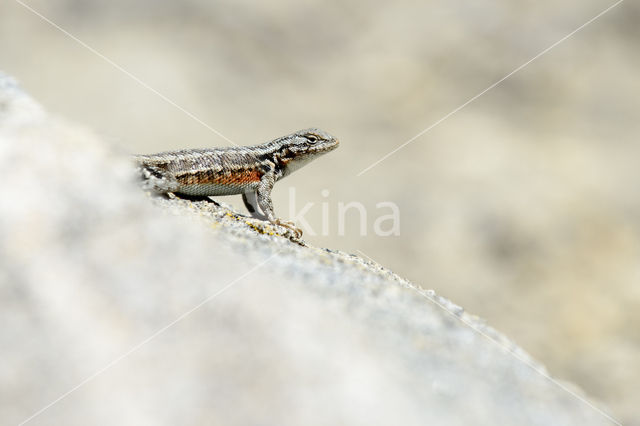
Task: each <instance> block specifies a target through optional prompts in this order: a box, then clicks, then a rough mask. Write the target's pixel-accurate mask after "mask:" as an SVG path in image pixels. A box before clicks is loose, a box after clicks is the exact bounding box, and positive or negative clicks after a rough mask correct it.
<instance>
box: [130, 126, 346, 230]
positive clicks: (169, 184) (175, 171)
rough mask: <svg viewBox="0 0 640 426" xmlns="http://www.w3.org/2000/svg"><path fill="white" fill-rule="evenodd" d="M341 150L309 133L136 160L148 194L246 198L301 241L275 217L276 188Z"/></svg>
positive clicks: (322, 136) (332, 140) (335, 143)
mask: <svg viewBox="0 0 640 426" xmlns="http://www.w3.org/2000/svg"><path fill="white" fill-rule="evenodd" d="M338 145H339V142H338V140H337V139H336V138H334V137H333V136H331V135H329V134H328V133H326V132H324V131H322V130H320V129H306V130H300V131H298V132H295V133H292V134H290V135H287V136H283V137H281V138H277V139H274V140H272V141H270V142H267V143H264V144H262V145H255V146H238V147H226V148H205V149H187V150H181V151H171V152H163V153H159V154H149V155H136V156H134V160H135V161H136V163H137V165H138V168H139V170H140V175H141V177H142V179H143V182H144V183H143V186H144V188H145V189H149V190H151V191H153V192H156V193H161V194H163V193H164V194H166V193H173V194H176V195H178V196H179V195H184V196H187V197H201V198H206V197H208V196H212V195H234V194H242V199H243V201H244V203H245V205H246V207H247V209H248V210H249V212H250V213H251V214H252V215H254V216H256V217H259V218H261V219H267V220H268V221H270V222H272V223H275V224H278V225H282V226H285V227H288V228H290V229H292V230H294V231H295V232H296V235H297V237H298V238H299V237H300V236H301V235H302V231H300V230H299V229H298V228H296V227H295V225H293V224H291V223H289V222H284V221H281V220H280V219H278V218H276V216H275V213H274V210H273V202H272V201H271V190H272V189H273V185H274V184H275V182H277V181H279V180H280V179H282V178H284V177H286V176H288V175H289V174H291V173H292V172H293V171H295V170H297V169H299V168H300V167H302V166H304V165H305V164H307V163H308V162H309V161H312V160H313V159H315V158H317V157H318V156H320V155H322V154H325V153H327V152H329V151H332V150H334V149H335V148H337V147H338ZM258 207H259V210H261V211H262V214H260V213H259V210H258Z"/></svg>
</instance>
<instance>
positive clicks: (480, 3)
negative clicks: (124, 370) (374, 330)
mask: <svg viewBox="0 0 640 426" xmlns="http://www.w3.org/2000/svg"><path fill="white" fill-rule="evenodd" d="M614 3H615V2H614V1H610V2H609V1H602V0H582V1H578V0H569V1H566V2H558V1H550V0H539V1H535V2H534V1H520V2H512V1H508V0H493V1H489V0H474V1H471V0H454V1H444V0H433V1H411V0H399V1H395V2H384V1H363V0H347V1H324V2H322V1H318V0H302V1H301V0H297V1H291V0H272V1H270V2H257V1H251V0H233V1H232V0H225V1H217V2H210V1H204V0H183V1H181V2H175V1H168V0H162V1H158V0H155V1H150V0H134V1H131V0H127V1H124V0H112V1H110V2H104V1H98V0H47V1H45V0H29V1H28V5H29V6H31V7H33V8H34V9H36V10H37V11H38V12H39V13H41V14H42V15H43V16H45V17H47V18H48V19H50V20H51V21H53V22H55V23H56V24H57V25H59V26H60V27H62V28H64V29H65V30H67V31H69V32H70V33H71V34H73V35H74V36H76V37H77V38H78V39H79V40H82V42H84V43H86V44H87V45H89V46H91V47H92V48H94V49H96V50H97V51H98V52H100V53H101V54H103V55H105V56H106V57H108V58H109V59H110V60H112V61H114V62H115V63H117V64H118V65H119V66H121V67H122V68H123V69H125V70H126V71H128V72H130V73H131V74H133V75H135V76H136V77H137V78H139V79H140V80H141V81H143V82H144V83H145V84H147V85H149V86H150V87H152V88H154V89H155V90H157V91H158V92H159V93H161V94H162V95H164V96H166V97H168V98H169V99H171V100H172V101H173V102H175V103H176V104H177V105H179V106H180V107H181V108H183V109H185V110H187V111H189V112H190V113H191V114H193V115H194V116H196V117H197V118H199V119H200V120H202V122H204V123H206V125H207V126H210V127H211V128H214V129H216V130H217V131H218V132H220V133H221V134H222V135H224V136H225V137H226V138H228V139H229V140H232V141H234V142H235V143H237V144H240V145H249V144H255V143H260V142H264V141H267V140H269V139H271V138H274V137H277V136H281V135H284V134H286V133H289V132H291V131H294V130H298V129H301V128H306V127H312V126H313V127H320V128H322V129H324V130H326V131H328V132H330V133H332V134H334V135H335V136H337V137H338V138H339V139H340V140H341V146H340V149H339V150H337V151H335V152H332V153H331V154H329V155H327V156H326V157H324V158H322V159H320V160H318V161H316V162H314V163H312V164H311V165H309V166H307V167H305V168H304V169H302V170H300V171H299V172H296V174H294V175H293V176H292V177H290V178H287V179H286V180H284V181H283V182H281V183H280V184H278V185H277V186H276V189H275V192H274V204H275V207H276V213H277V214H278V215H279V216H281V217H285V218H286V217H290V218H293V216H295V212H300V211H301V210H302V209H303V207H304V206H305V205H307V204H308V203H313V204H312V205H311V207H309V209H308V213H306V214H305V216H304V219H305V220H306V221H307V222H308V224H309V227H307V229H306V235H305V236H306V239H307V241H309V242H310V243H311V244H314V245H317V246H322V247H330V248H334V249H339V250H343V251H347V252H351V253H357V254H360V255H364V256H369V257H370V258H372V259H374V260H376V261H377V262H379V263H381V264H383V265H384V266H386V267H388V268H390V269H392V270H393V271H394V272H396V273H398V274H400V275H402V276H404V277H406V278H409V279H411V280H412V281H414V282H415V283H416V284H419V285H421V286H422V287H424V288H433V289H435V290H436V291H437V292H438V293H439V294H441V295H443V296H445V297H448V298H450V299H452V300H453V301H454V302H455V303H458V304H460V305H461V306H463V307H464V308H465V309H466V310H468V311H470V312H471V313H474V314H477V315H479V316H481V317H484V318H486V319H487V320H488V322H489V324H491V325H492V326H494V327H496V328H497V329H499V330H501V331H503V332H505V333H506V334H507V335H508V336H510V337H511V338H513V339H514V340H515V341H516V342H517V343H518V344H520V345H521V346H523V347H524V348H525V349H526V350H527V351H529V352H530V353H531V354H532V355H533V356H534V357H535V358H537V359H539V360H540V361H542V362H543V363H544V364H546V365H547V366H548V368H549V370H550V372H551V374H552V375H553V376H555V377H559V378H562V379H566V380H570V381H572V382H574V383H576V384H578V385H579V386H580V387H582V388H583V389H585V390H586V391H587V392H588V393H589V395H591V396H592V397H593V398H595V399H598V400H601V401H603V402H605V403H606V404H607V405H608V406H609V407H610V408H611V410H612V414H613V415H614V416H615V417H617V418H618V419H619V420H621V421H622V422H623V423H625V424H636V425H640V417H639V416H638V414H637V408H636V405H637V383H638V382H640V362H639V361H640V309H639V308H640V285H639V284H640V191H639V190H638V181H639V180H640V167H639V166H638V158H640V157H639V155H640V143H639V141H638V135H639V134H640V133H639V130H640V114H639V111H640V100H639V99H640V79H638V78H637V75H638V69H640V50H639V49H638V43H639V42H640V26H639V25H638V22H639V19H640V6H639V5H638V4H637V3H634V2H631V1H627V2H622V3H620V4H619V5H617V6H616V7H614V8H613V9H611V10H610V11H609V12H607V13H606V14H604V15H603V16H601V17H600V18H598V19H596V20H595V21H593V22H592V23H590V24H589V25H587V26H585V27H584V28H582V29H581V30H580V31H579V32H577V33H576V34H575V35H573V36H571V37H569V38H568V39H566V40H565V41H563V42H562V43H560V44H558V45H557V46H556V47H554V48H553V49H551V50H549V51H548V52H547V53H545V54H544V55H542V56H540V57H539V58H538V59H536V60H535V61H533V62H531V63H530V64H528V65H527V66H525V67H524V68H522V69H521V70H520V71H518V72H517V73H515V74H513V75H512V76H510V77H509V78H508V79H506V80H504V81H503V82H501V83H500V84H499V85H497V86H496V87H494V88H493V89H491V90H489V91H488V92H486V93H485V94H484V95H483V96H481V97H479V98H477V99H476V100H475V101H473V102H471V103H470V104H468V105H467V106H466V107H464V108H463V109H461V110H459V111H457V112H456V113H455V114H453V115H450V116H448V118H447V119H446V120H444V121H441V122H439V120H441V119H442V118H443V117H445V116H447V114H449V113H451V112H452V111H454V110H456V109H457V108H458V107H460V106H461V105H463V104H465V103H466V102H467V101H468V100H470V99H471V98H473V97H474V96H475V95H477V94H479V93H480V92H482V91H483V90H485V89H486V88H488V87H489V86H491V85H492V84H494V83H495V82H497V81H498V80H500V79H501V78H503V77H504V76H506V75H507V74H509V73H511V72H512V71H514V70H515V69H517V68H518V67H519V66H521V65H523V64H524V63H526V62H527V61H529V60H530V59H532V58H534V57H535V56H536V55H538V54H539V53H541V52H543V51H544V50H545V49H547V48H549V47H550V46H552V45H553V44H554V43H556V42H558V41H560V40H561V39H562V38H563V37H565V36H567V35H568V34H570V33H571V32H572V31H574V30H576V29H577V28H579V27H580V26H582V25H583V24H585V23H586V22H588V21H589V20H591V19H592V18H593V17H595V16H596V15H598V14H599V13H600V12H602V11H603V10H605V9H606V8H608V7H609V6H611V5H613V4H614ZM0 68H1V69H3V70H4V71H5V72H7V73H9V74H11V75H13V76H15V77H16V78H17V79H19V80H20V82H21V84H22V86H23V87H24V88H25V90H27V91H28V92H29V93H30V94H31V95H32V96H33V97H34V98H35V99H37V100H39V101H40V102H42V103H43V104H44V105H45V107H46V108H47V109H48V110H49V111H51V112H52V113H53V114H55V115H58V116H60V117H64V118H67V119H69V120H71V121H74V122H78V123H82V124H84V125H86V126H87V127H90V128H91V129H93V130H94V131H95V132H96V133H98V134H100V135H101V136H102V137H103V138H105V139H107V140H110V141H111V142H112V143H113V144H114V145H115V146H117V149H119V150H120V151H121V152H123V154H126V153H134V152H135V153H149V152H157V151H162V150H170V149H177V148H188V147H209V146H224V145H229V144H230V143H229V141H228V140H225V139H224V138H222V137H220V136H219V135H217V134H216V133H215V132H212V131H211V130H210V129H209V128H208V127H207V126H205V125H203V124H202V123H200V122H198V120H195V119H194V118H193V117H190V116H189V115H188V114H186V113H185V112H184V111H181V110H180V109H179V108H176V107H175V106H173V105H171V104H170V103H168V102H166V101H165V100H163V99H162V98H161V97H160V96H158V95H157V94H156V93H153V92H152V91H150V90H148V89H147V88H145V87H143V85H141V84H140V83H139V82H136V81H135V80H133V79H132V78H130V76H127V75H126V74H125V73H123V72H122V71H120V70H118V69H117V68H116V67H114V66H113V65H111V64H109V63H107V62H105V60H104V59H102V58H100V57H99V56H97V55H96V54H94V53H92V52H91V51H89V50H88V49H87V48H85V47H83V46H81V45H79V44H78V43H77V42H76V41H74V40H72V39H70V38H69V37H67V36H66V35H65V34H63V33H62V32H61V31H59V30H58V29H56V28H54V27H53V26H51V25H50V24H49V23H47V22H45V21H44V20H43V19H41V18H40V17H38V16H37V15H35V14H34V13H33V12H32V11H29V10H28V9H27V8H25V7H24V6H23V5H21V4H20V3H18V2H16V1H15V0H7V1H4V2H2V3H0ZM438 122H439V124H438V125H437V126H435V127H433V128H432V129H431V130H429V131H428V132H426V133H425V134H423V135H422V136H421V137H419V138H417V139H415V140H414V141H413V142H411V143H409V144H408V145H406V146H405V147H403V148H402V149H400V150H398V151H397V152H395V153H394V154H393V155H391V156H389V157H388V158H386V159H384V160H383V161H381V162H379V163H377V164H376V165H375V166H374V167H371V168H369V166H371V165H372V164H374V163H376V162H378V161H379V160H380V159H382V158H383V157H384V156H385V155H387V154H388V153H389V152H391V151H392V150H394V149H396V148H397V147H399V146H400V145H402V144H403V143H405V142H406V141H408V140H409V139H411V138H412V137H414V136H415V135H416V134H418V133H420V132H422V131H423V130H425V129H427V128H429V127H430V126H432V125H433V124H434V123H438ZM365 169H366V171H365ZM363 171H365V172H364V173H361V172H363ZM359 174H360V175H359ZM292 190H293V191H295V196H294V197H292V195H291V191H292ZM222 201H226V202H229V203H232V204H234V205H235V206H236V207H237V208H238V209H244V207H243V206H242V202H241V200H240V197H234V198H225V199H224V200H222ZM349 202H357V203H360V204H361V205H362V206H363V207H364V209H365V211H366V214H367V217H366V223H365V224H364V227H365V231H366V232H365V235H361V220H362V218H361V217H359V216H358V214H356V211H355V210H350V211H349V213H348V214H347V216H346V220H345V233H344V235H340V234H339V232H338V221H339V220H340V218H339V216H340V215H339V212H338V209H339V203H349ZM381 202H391V203H394V204H395V205H397V206H398V209H399V212H400V216H399V217H400V232H399V235H391V236H381V235H376V232H375V227H374V223H375V221H376V219H379V218H380V217H381V216H384V215H388V214H389V213H390V210H389V209H388V208H378V207H376V204H378V203H381ZM291 203H294V205H291ZM323 224H324V229H323ZM388 225H389V222H385V223H384V224H382V227H383V229H387V228H388ZM314 231H315V232H314ZM314 233H315V235H314Z"/></svg>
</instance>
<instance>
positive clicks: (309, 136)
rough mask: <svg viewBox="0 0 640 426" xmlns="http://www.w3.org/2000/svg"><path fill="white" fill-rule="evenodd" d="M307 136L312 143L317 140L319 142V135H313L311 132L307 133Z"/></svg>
mask: <svg viewBox="0 0 640 426" xmlns="http://www.w3.org/2000/svg"><path fill="white" fill-rule="evenodd" d="M306 138H307V140H308V141H309V142H311V143H316V142H318V137H317V136H316V135H311V134H309V135H306Z"/></svg>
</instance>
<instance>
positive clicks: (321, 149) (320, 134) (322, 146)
mask: <svg viewBox="0 0 640 426" xmlns="http://www.w3.org/2000/svg"><path fill="white" fill-rule="evenodd" d="M279 142H280V149H279V153H280V159H281V161H282V163H283V165H284V166H285V174H289V173H291V172H293V171H295V170H297V169H299V168H300V167H302V166H304V165H305V164H307V163H308V162H309V161H311V160H313V159H315V158H317V157H319V156H320V155H322V154H326V153H327V152H329V151H333V150H334V149H336V148H337V147H338V145H339V144H340V143H339V142H338V140H337V139H336V138H334V137H333V136H331V135H330V134H328V133H327V132H325V131H322V130H320V129H305V130H300V131H298V132H295V133H292V134H290V135H289V136H285V137H283V138H281V139H280V140H279Z"/></svg>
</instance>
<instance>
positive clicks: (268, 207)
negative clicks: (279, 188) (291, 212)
mask: <svg viewBox="0 0 640 426" xmlns="http://www.w3.org/2000/svg"><path fill="white" fill-rule="evenodd" d="M275 183H276V175H275V172H274V171H273V170H270V171H268V172H267V173H265V174H264V175H262V178H261V179H260V184H258V189H257V191H256V194H257V196H258V205H259V206H260V210H262V212H263V213H264V214H265V216H266V217H267V220H269V222H271V223H275V224H276V225H280V226H284V227H285V228H289V229H291V230H292V231H293V232H294V233H295V236H296V238H300V237H302V230H301V229H300V228H298V227H296V225H295V224H294V223H292V222H287V221H284V220H280V219H278V218H277V217H276V216H275V213H274V212H273V202H272V201H271V190H272V189H273V185H274V184H275Z"/></svg>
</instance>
